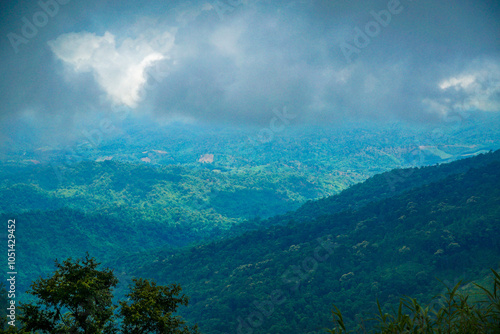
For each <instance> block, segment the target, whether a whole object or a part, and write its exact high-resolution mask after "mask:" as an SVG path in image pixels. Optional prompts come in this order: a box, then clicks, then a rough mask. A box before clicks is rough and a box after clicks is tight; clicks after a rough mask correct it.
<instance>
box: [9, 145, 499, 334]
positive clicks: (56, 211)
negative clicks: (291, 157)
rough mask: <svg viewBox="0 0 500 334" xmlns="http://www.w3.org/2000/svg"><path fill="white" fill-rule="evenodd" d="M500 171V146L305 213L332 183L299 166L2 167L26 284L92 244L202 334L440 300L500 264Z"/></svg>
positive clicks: (394, 177) (299, 326)
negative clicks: (445, 291)
mask: <svg viewBox="0 0 500 334" xmlns="http://www.w3.org/2000/svg"><path fill="white" fill-rule="evenodd" d="M499 173H500V151H496V152H490V153H487V154H478V155H476V156H473V157H471V158H468V159H463V160H458V161H454V162H451V163H448V164H441V165H436V166H431V167H413V168H406V169H401V168H400V169H395V170H392V171H390V172H385V173H382V174H378V175H375V176H373V177H371V178H369V179H367V180H366V181H365V182H362V183H358V184H355V185H353V186H351V187H349V188H348V189H345V190H344V191H342V192H340V193H339V194H337V195H333V196H329V197H325V198H323V199H320V200H310V201H308V202H306V203H305V204H303V205H302V206H300V207H299V204H300V203H303V202H305V200H307V199H313V198H318V197H321V194H322V191H324V189H325V188H322V186H321V185H320V184H318V183H317V182H316V183H315V182H312V181H311V179H310V178H308V177H307V176H301V175H300V174H297V173H296V172H294V171H293V170H289V171H288V174H287V173H283V172H282V173H275V172H273V173H266V172H262V171H253V172H252V171H251V169H246V170H244V172H243V171H240V172H239V173H236V172H235V171H232V172H230V171H220V172H216V171H214V170H212V169H210V168H205V167H203V166H201V167H197V168H194V167H192V166H191V167H189V168H188V167H183V166H149V165H146V166H145V165H137V164H130V163H122V162H114V161H103V162H81V163H79V164H78V165H76V166H73V167H71V168H69V167H68V170H67V171H66V177H65V179H64V181H62V182H59V181H58V180H57V176H56V175H55V174H54V173H53V171H52V169H51V167H50V166H47V165H44V164H40V165H32V166H29V165H26V166H21V165H17V166H15V165H12V164H4V165H2V166H1V169H0V174H1V175H2V183H1V187H0V199H1V203H2V208H1V215H2V218H3V219H4V220H6V219H16V221H17V227H18V230H17V232H16V233H17V240H18V263H19V265H20V266H21V267H22V270H21V269H20V270H19V277H20V280H19V289H20V291H23V290H25V289H26V288H27V287H28V285H29V283H30V282H31V281H32V280H33V279H35V278H37V277H38V276H39V275H45V274H47V273H49V272H50V271H51V270H53V260H54V259H56V258H57V259H59V260H62V259H65V258H67V257H73V258H74V257H81V256H83V255H84V253H85V252H86V251H88V252H89V253H90V255H92V256H95V257H97V258H98V260H100V261H102V262H104V263H105V264H106V265H108V266H110V267H112V268H115V270H116V274H117V276H119V278H120V281H123V282H127V281H129V280H130V279H131V278H132V277H134V276H135V277H144V278H153V279H156V280H157V281H158V282H159V283H162V284H168V283H171V282H177V283H180V284H181V285H182V286H183V288H184V292H185V293H187V294H188V295H189V296H191V302H190V306H189V307H188V308H186V309H185V310H183V315H184V316H185V317H186V318H187V320H189V321H190V322H191V323H194V322H197V323H198V324H199V325H200V327H201V330H202V331H203V332H204V333H234V332H238V330H239V332H244V333H246V332H250V331H252V332H254V333H268V332H272V333H290V332H293V333H310V332H316V331H320V330H321V329H322V328H324V327H328V326H329V325H330V318H331V317H330V311H331V309H332V303H335V304H336V305H337V306H338V307H340V308H341V309H343V311H344V314H345V316H346V318H347V320H348V321H351V322H355V319H356V318H357V317H358V316H360V315H362V314H366V313H370V312H372V311H374V307H375V301H376V300H377V299H378V300H379V301H380V302H381V304H382V305H383V306H384V307H385V308H389V307H390V306H391V305H392V304H394V303H395V302H397V300H398V297H400V296H402V295H403V294H407V295H412V296H417V297H419V298H421V299H423V300H430V298H431V297H432V296H433V294H435V293H437V292H439V290H440V289H441V288H442V285H440V283H439V282H438V281H437V280H435V277H438V278H440V279H443V280H449V281H451V282H453V281H454V280H456V279H459V278H461V279H466V280H473V279H481V278H484V277H485V276H486V273H487V271H488V269H489V268H490V267H491V268H495V267H498V264H499V260H500V245H499V242H498V240H500V228H499V226H500V224H499V223H500V177H499V176H500V175H499ZM342 188H343V187H342V186H339V187H338V189H339V190H340V189H342ZM323 194H324V192H323ZM297 207H299V208H298V209H296V210H294V211H289V212H288V213H284V212H286V211H287V210H290V209H295V208H297ZM276 214H278V215H276ZM273 215H275V216H273ZM259 216H260V217H259ZM266 217H267V218H266ZM249 218H250V219H249ZM247 219H249V220H247ZM2 233H4V232H2ZM122 291H123V287H120V288H119V290H118V291H117V295H118V296H120V294H121V293H122ZM245 330H246V331H245Z"/></svg>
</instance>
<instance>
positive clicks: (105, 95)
mask: <svg viewBox="0 0 500 334" xmlns="http://www.w3.org/2000/svg"><path fill="white" fill-rule="evenodd" d="M223 2H224V3H225V4H227V5H228V6H233V7H231V8H230V7H227V8H230V9H231V10H228V11H225V12H224V13H223V19H221V17H220V15H219V14H218V12H217V10H216V8H215V6H214V4H215V2H210V3H209V2H208V1H206V0H200V1H196V0H194V1H187V2H186V1H182V2H181V1H176V0H173V1H168V2H165V1H160V0H149V1H146V2H141V3H138V2H137V1H131V0H124V1H120V2H116V1H96V0H89V1H86V2H71V3H70V4H68V6H65V7H64V8H63V7H61V10H60V12H59V14H58V16H56V17H54V18H52V19H51V21H50V22H49V23H48V24H47V25H46V26H45V27H43V29H40V32H39V34H38V35H37V36H36V38H33V39H30V40H29V43H28V44H26V45H24V44H23V46H22V49H21V50H20V52H19V53H18V54H14V52H13V51H12V47H11V46H10V45H9V42H8V40H7V39H3V40H0V46H1V48H0V56H2V62H1V63H0V70H1V73H2V78H3V80H2V82H0V88H1V89H2V92H4V97H3V98H2V99H1V100H0V110H1V115H0V120H1V121H2V125H3V123H4V121H5V120H7V119H22V120H23V122H25V123H27V122H31V123H33V124H35V125H36V126H37V127H41V126H40V124H43V126H44V128H45V129H51V130H52V129H54V128H56V129H58V132H60V133H63V132H65V131H66V132H68V133H74V132H75V131H74V128H75V127H74V125H75V124H76V125H78V126H79V127H81V128H83V127H85V125H86V124H85V123H92V122H94V123H96V122H97V123H98V121H99V119H102V118H104V117H108V116H109V114H112V110H111V109H113V108H114V107H118V106H122V107H127V108H131V109H133V110H134V111H135V112H134V114H138V115H147V116H148V117H152V119H153V120H154V121H156V120H159V119H163V118H165V119H167V120H168V119H177V120H179V119H181V120H182V119H183V120H189V121H190V122H193V123H219V124H221V123H223V124H227V123H231V124H235V125H238V126H239V125H261V126H267V125H268V124H269V121H270V120H271V119H272V118H273V117H274V114H273V110H274V109H275V108H277V109H278V110H281V109H282V108H283V107H287V110H289V112H290V114H294V115H297V117H296V118H294V119H293V122H291V124H290V125H294V124H322V125H328V126H334V125H335V124H338V123H339V122H342V121H343V120H344V119H352V120H356V121H357V120H360V121H361V120H368V121H372V120H381V121H386V120H404V121H409V122H419V123H422V122H436V121H438V120H439V119H440V118H442V117H446V115H447V114H449V113H453V112H457V111H461V110H469V109H474V110H482V111H490V112H494V111H499V110H500V107H499V79H498V78H499V77H500V75H499V70H498V69H499V67H500V53H499V50H500V49H499V42H498V38H497V36H498V31H500V20H498V17H500V4H499V3H498V1H494V0H481V1H475V2H473V3H472V2H470V1H466V0H457V1H455V2H454V4H453V6H450V5H449V2H448V1H444V0H419V1H409V0H401V4H402V6H403V7H404V10H402V11H401V12H400V13H399V14H397V15H393V17H392V18H391V21H390V23H389V24H387V26H384V27H383V29H380V33H378V34H377V35H376V36H374V37H371V39H370V43H369V44H368V45H367V46H366V47H365V48H362V49H360V51H361V52H360V53H359V54H357V55H356V57H355V59H353V61H352V62H351V63H348V62H347V61H346V59H345V57H344V55H343V53H342V50H341V48H340V45H341V43H342V42H344V41H347V42H352V41H353V39H352V38H353V37H352V36H353V34H354V32H355V28H356V27H360V28H364V27H366V25H367V24H368V23H370V22H372V21H374V20H375V19H374V17H373V15H372V14H371V13H372V12H373V11H375V12H377V13H378V12H380V11H381V10H385V9H387V1H385V0H377V1H372V0H359V1H330V0H318V1H289V0H277V1H272V2H271V1H264V0H261V1H225V0H223ZM1 6H4V7H2V8H0V16H2V20H0V27H1V28H2V31H6V32H9V31H13V32H17V33H20V31H21V30H22V24H23V21H22V17H23V16H26V17H29V18H31V17H32V16H33V13H35V12H36V11H39V10H40V8H39V7H37V6H36V4H35V5H34V6H32V7H26V8H24V9H23V8H21V7H23V6H21V5H19V6H17V5H16V6H14V9H12V8H10V7H9V8H6V7H5V6H6V5H5V4H3V3H1V4H0V7H1ZM2 9H5V10H2ZM21 10H22V11H21ZM18 11H19V12H18ZM9 13H10V14H9ZM8 15H11V16H12V17H8V18H7V17H6V16H8ZM370 24H372V23H370ZM372 25H373V24H372ZM2 43H3V44H2ZM26 110H29V111H30V113H29V117H27V116H26ZM91 116H92V117H91ZM5 124H7V123H5ZM12 124H13V123H12ZM4 128H9V126H4ZM11 128H12V127H11ZM26 128H27V129H28V127H26ZM46 132H48V131H46ZM50 133H51V134H52V133H53V132H50Z"/></svg>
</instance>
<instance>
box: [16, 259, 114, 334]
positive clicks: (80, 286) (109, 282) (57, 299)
mask: <svg viewBox="0 0 500 334" xmlns="http://www.w3.org/2000/svg"><path fill="white" fill-rule="evenodd" d="M98 265H99V263H97V262H96V261H95V260H94V259H93V258H90V257H89V256H88V255H87V256H86V257H85V258H84V259H81V260H77V261H72V260H71V259H68V260H65V261H63V262H62V263H59V262H57V261H56V267H57V270H56V271H55V272H54V274H53V275H52V277H50V278H45V279H44V278H39V279H38V280H36V281H35V282H34V283H33V284H32V285H31V290H30V291H28V293H29V294H31V295H33V296H35V297H36V298H37V299H38V302H37V303H27V304H24V305H22V306H21V308H20V310H21V316H20V320H21V322H22V323H23V327H24V329H25V330H27V331H42V332H43V333H51V334H54V333H111V326H112V322H111V321H112V317H113V311H114V306H113V305H112V289H113V288H114V287H115V286H116V284H117V283H118V280H117V279H116V278H115V276H114V274H113V272H112V271H111V270H109V269H104V270H98V269H97V267H98Z"/></svg>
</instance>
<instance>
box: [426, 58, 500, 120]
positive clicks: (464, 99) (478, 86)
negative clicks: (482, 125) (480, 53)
mask: <svg viewBox="0 0 500 334" xmlns="http://www.w3.org/2000/svg"><path fill="white" fill-rule="evenodd" d="M438 86H439V89H440V93H441V94H440V97H439V98H437V99H433V100H432V99H426V100H425V103H426V104H428V105H430V106H431V108H432V109H435V110H436V111H437V112H439V113H441V114H446V113H449V112H461V111H471V110H480V111H487V112H499V111H500V63H499V62H497V61H492V60H490V59H481V60H475V61H473V62H472V64H471V65H469V66H468V68H466V69H464V70H463V71H461V72H459V73H457V74H455V75H453V76H450V77H447V78H445V79H444V80H442V81H441V82H440V83H439V85H438Z"/></svg>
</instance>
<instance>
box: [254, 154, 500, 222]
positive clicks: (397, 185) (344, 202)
mask: <svg viewBox="0 0 500 334" xmlns="http://www.w3.org/2000/svg"><path fill="white" fill-rule="evenodd" d="M499 160H500V150H497V151H495V152H490V153H488V154H480V155H477V156H475V157H472V158H467V159H461V160H457V161H454V162H450V163H446V164H440V165H434V166H425V167H414V168H405V169H394V170H391V171H389V172H384V173H381V174H377V175H375V176H373V177H371V178H369V179H368V180H366V181H364V182H361V183H357V184H355V185H352V186H351V187H349V188H347V189H345V190H343V191H342V192H340V193H339V194H337V195H333V196H329V197H326V198H323V199H320V200H316V201H308V202H307V203H305V204H304V205H302V206H301V207H300V208H299V209H297V210H296V211H293V212H288V213H286V214H284V215H280V216H275V217H271V218H269V219H268V220H267V221H265V222H262V223H261V224H262V225H274V224H286V223H288V222H290V221H295V222H299V221H305V220H310V219H313V218H317V217H319V216H321V215H323V214H331V213H334V212H340V211H343V210H347V209H356V208H360V207H362V206H363V205H366V204H368V203H370V202H374V201H378V200H381V199H384V198H388V197H391V196H394V195H398V194H401V193H403V192H405V191H408V190H410V189H413V188H416V187H420V186H423V185H426V184H429V183H432V182H436V181H439V180H442V179H444V178H446V177H448V176H450V175H454V174H459V173H464V172H466V171H468V170H469V169H471V168H479V167H481V166H486V165H488V164H490V163H492V162H494V161H499Z"/></svg>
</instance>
